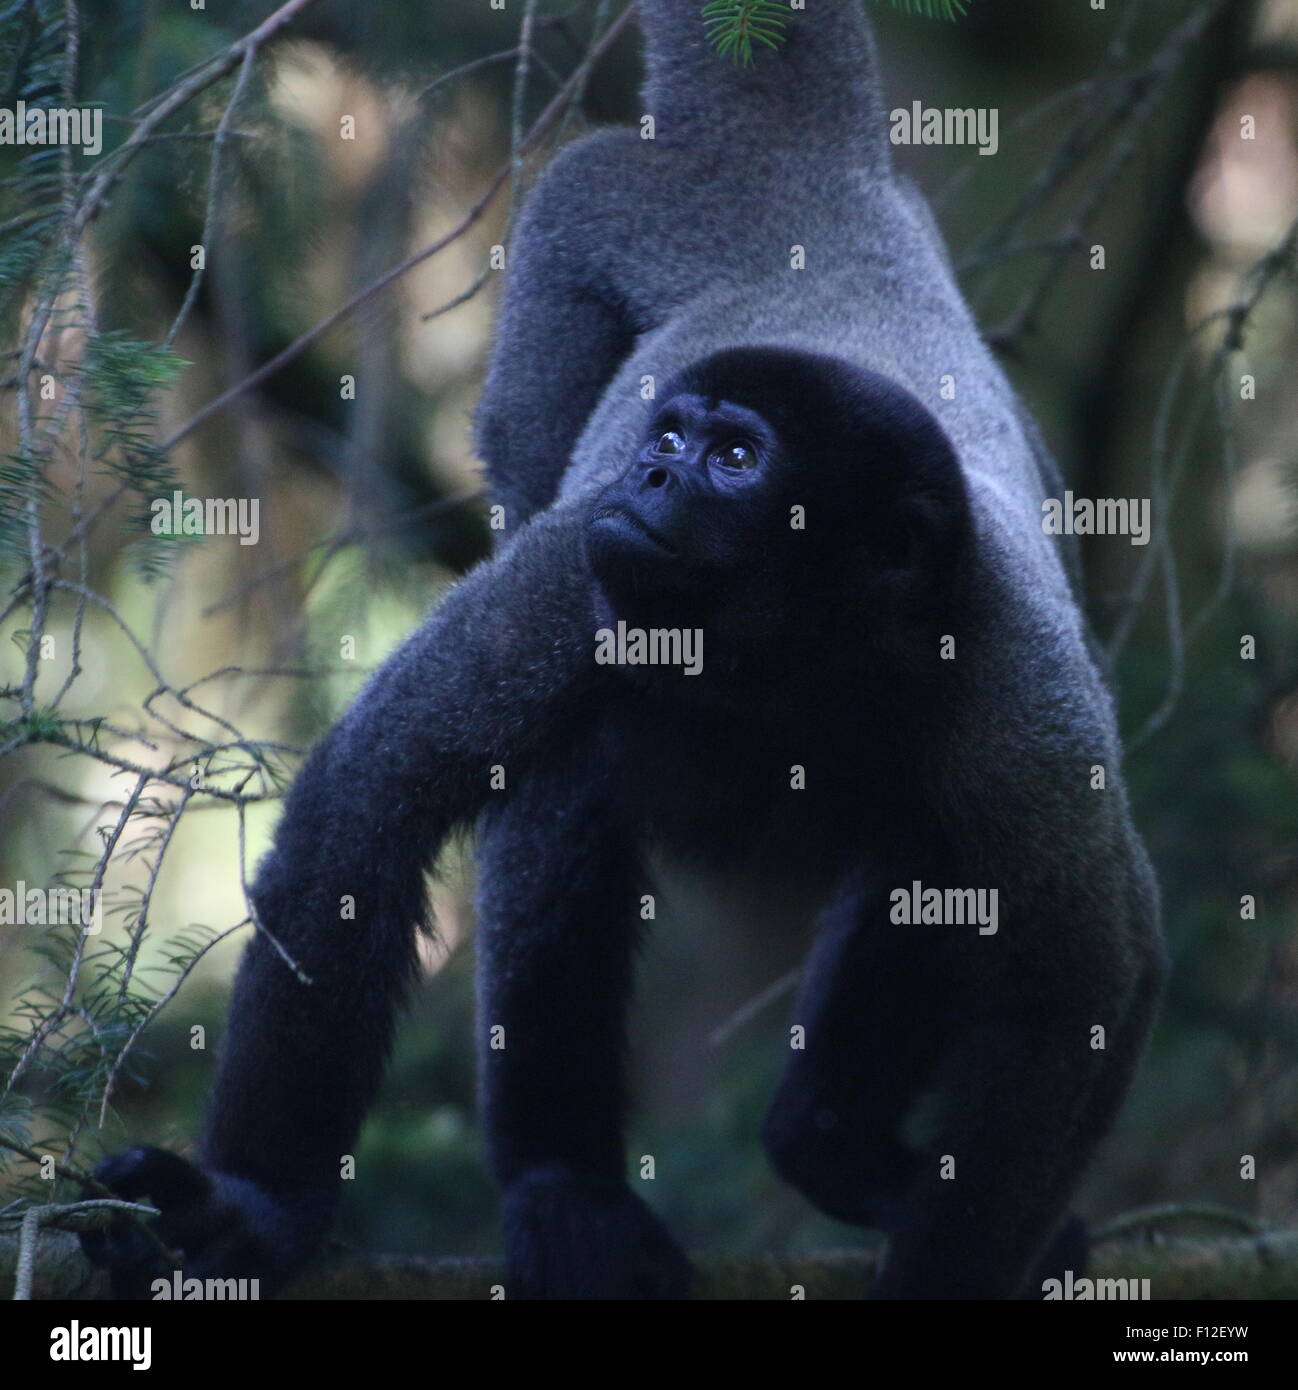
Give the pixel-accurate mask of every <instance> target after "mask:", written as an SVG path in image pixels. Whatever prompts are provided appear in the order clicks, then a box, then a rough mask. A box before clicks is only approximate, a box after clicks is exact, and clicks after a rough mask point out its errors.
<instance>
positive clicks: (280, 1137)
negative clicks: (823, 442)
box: [92, 513, 601, 1296]
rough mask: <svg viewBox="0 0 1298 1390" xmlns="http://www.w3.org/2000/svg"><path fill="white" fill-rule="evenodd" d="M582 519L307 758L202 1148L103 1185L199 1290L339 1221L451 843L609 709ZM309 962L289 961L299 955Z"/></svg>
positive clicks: (475, 598) (551, 530) (460, 611)
mask: <svg viewBox="0 0 1298 1390" xmlns="http://www.w3.org/2000/svg"><path fill="white" fill-rule="evenodd" d="M581 535H582V518H581V517H580V516H576V515H568V514H563V513H551V514H547V515H546V516H544V517H540V518H538V519H537V520H536V521H535V522H534V523H533V524H532V525H530V526H528V527H526V528H525V529H524V530H523V531H522V532H521V533H520V534H519V535H518V537H517V538H516V539H515V540H514V541H513V543H512V544H511V545H510V546H509V547H508V548H506V549H505V550H504V551H503V552H502V554H501V555H500V556H499V557H498V558H497V559H496V560H494V561H492V562H491V563H490V564H487V565H484V566H482V567H481V568H479V569H478V570H476V571H474V573H473V574H472V575H470V576H469V577H468V578H467V579H466V580H464V582H463V583H462V584H460V585H459V586H457V587H456V589H454V590H453V591H452V592H451V593H450V594H449V595H448V596H447V597H446V598H445V599H444V600H443V602H442V604H441V605H440V606H439V607H438V609H437V610H436V612H435V613H434V614H433V615H432V616H431V617H430V618H429V619H428V620H427V621H426V622H425V623H424V624H423V626H422V627H420V628H419V630H418V631H417V632H416V633H415V634H414V635H413V636H412V637H410V638H409V639H408V640H407V641H406V643H405V644H404V645H403V646H402V647H401V648H400V649H399V650H398V651H397V652H396V653H395V654H394V655H393V656H392V657H391V658H390V659H389V660H388V661H387V662H386V663H385V664H384V665H383V667H382V668H381V670H380V671H379V672H378V673H377V674H376V675H375V676H374V677H373V678H372V679H371V681H370V682H369V684H368V685H367V686H366V687H365V689H364V690H363V691H362V693H361V695H360V696H359V697H358V698H357V700H356V702H355V703H354V704H353V705H352V707H351V708H350V709H349V710H348V712H347V714H346V715H345V716H344V717H343V718H342V719H341V720H340V721H339V723H338V724H337V725H335V727H334V728H333V729H332V730H330V732H329V733H328V734H327V735H326V736H325V737H324V738H323V739H322V740H321V742H320V743H319V745H318V746H317V747H316V748H315V750H314V751H313V752H312V754H311V756H310V757H309V758H308V759H307V760H306V762H305V764H304V765H303V767H302V770H301V771H300V773H299V774H298V776H297V779H296V780H295V782H294V784H293V787H292V789H291V790H290V792H289V794H288V798H287V801H286V804H285V808H284V813H283V815H282V817H281V818H280V822H279V825H278V826H277V828H276V831H275V841H274V847H273V849H272V850H271V852H270V854H269V855H268V856H267V857H266V859H265V860H264V861H263V863H262V865H261V867H260V870H259V872H258V875H257V878H256V882H255V885H254V887H253V890H252V898H253V901H254V903H255V905H256V908H257V913H258V916H259V918H260V922H261V925H262V927H263V928H264V932H263V931H259V932H258V933H257V934H256V936H255V937H254V938H253V940H252V942H251V943H250V945H249V946H248V949H247V951H246V952H245V955H244V958H243V961H242V963H241V965H240V968H239V974H238V978H237V980H236V983H235V988H234V994H233V998H232V1000H231V1005H230V1014H229V1021H228V1023H227V1025H226V1029H225V1035H224V1038H223V1044H222V1060H221V1066H220V1071H219V1074H218V1077H217V1081H216V1086H215V1090H214V1093H213V1096H212V1100H211V1103H210V1106H209V1110H208V1116H207V1125H206V1134H205V1138H204V1141H203V1144H202V1147H201V1150H200V1153H201V1170H197V1169H195V1168H194V1167H193V1165H191V1164H190V1163H189V1162H188V1160H186V1159H183V1158H181V1157H179V1156H177V1155H167V1154H160V1152H159V1151H157V1150H133V1151H131V1152H129V1153H126V1154H119V1155H115V1156H113V1157H112V1158H110V1159H107V1160H106V1161H105V1164H104V1167H103V1170H102V1178H103V1180H104V1181H105V1182H107V1183H109V1184H110V1185H111V1186H113V1187H114V1188H115V1189H117V1190H119V1191H122V1192H124V1193H127V1192H129V1194H130V1195H131V1196H134V1197H140V1196H148V1197H151V1198H153V1199H154V1201H155V1202H156V1204H157V1205H158V1206H159V1207H160V1209H161V1210H162V1219H161V1222H160V1231H161V1233H162V1235H163V1238H164V1239H165V1240H170V1241H172V1242H173V1243H174V1244H175V1245H178V1246H183V1248H184V1250H185V1257H186V1258H185V1268H186V1272H187V1273H189V1274H192V1275H194V1276H196V1277H207V1276H213V1277H218V1276H242V1275H248V1276H254V1275H255V1276H259V1277H261V1278H262V1279H263V1281H264V1282H263V1288H264V1289H266V1290H267V1291H269V1289H270V1288H271V1287H273V1285H274V1284H276V1283H278V1282H280V1281H281V1280H282V1279H283V1278H284V1277H286V1276H287V1275H288V1274H289V1273H291V1272H292V1271H293V1270H294V1269H295V1268H296V1267H298V1266H300V1265H301V1263H302V1262H303V1261H304V1260H305V1259H306V1258H307V1257H308V1256H309V1255H310V1253H311V1250H312V1249H313V1247H314V1246H315V1245H316V1244H317V1243H318V1242H319V1239H320V1238H321V1236H322V1235H323V1234H324V1233H325V1231H326V1230H327V1227H328V1222H329V1219H330V1215H331V1213H332V1210H333V1206H334V1203H335V1201H336V1197H337V1192H338V1188H339V1179H340V1170H341V1164H342V1161H343V1159H344V1156H345V1155H347V1154H350V1153H352V1152H353V1151H354V1146H355V1140H356V1135H357V1132H358V1130H359V1128H360V1124H361V1120H362V1118H363V1116H364V1113H365V1111H366V1109H367V1107H368V1105H369V1102H370V1100H371V1098H372V1096H373V1094H374V1091H375V1089H376V1087H377V1086H378V1083H379V1078H380V1076H381V1074H382V1070H383V1065H384V1061H385V1059H386V1056H387V1052H388V1045H389V1040H390V1038H391V1034H392V1026H393V1020H394V1017H395V1014H396V1010H397V1008H398V1005H399V1003H400V1000H401V997H402V994H403V991H404V986H405V984H406V981H407V979H408V978H409V975H410V972H411V968H412V962H413V932H414V928H415V926H416V924H417V923H418V922H419V921H420V919H421V918H422V917H423V915H424V886H423V869H424V867H425V866H426V865H428V864H429V863H430V862H431V860H432V858H433V856H434V855H435V854H436V852H437V849H438V847H439V845H440V844H441V842H442V840H443V839H444V838H445V836H446V835H447V833H448V832H449V831H450V829H451V828H452V827H453V826H454V825H456V824H458V823H461V822H464V821H466V820H471V819H472V818H473V817H474V816H476V815H477V814H478V812H479V811H480V810H481V808H482V806H483V804H484V803H485V802H486V801H487V799H488V798H489V797H491V796H493V795H497V796H503V795H506V793H499V792H496V793H493V792H492V784H493V769H494V768H497V767H503V768H504V770H505V776H506V780H507V782H508V783H509V785H511V786H512V785H514V784H516V783H517V782H519V781H521V779H522V777H523V773H524V771H525V769H526V768H527V767H528V766H529V765H530V764H532V763H533V762H535V761H542V762H546V761H552V760H554V759H555V758H556V757H558V758H561V757H562V756H563V754H562V752H561V751H559V750H562V749H563V748H564V747H565V746H566V744H567V742H568V740H569V739H571V738H572V737H574V736H575V730H576V729H578V728H581V727H584V726H586V725H588V724H589V722H590V719H591V712H590V711H591V706H592V704H593V703H594V701H595V693H594V689H593V682H594V681H595V680H596V678H597V672H598V671H599V670H600V669H601V668H597V667H596V666H595V664H594V660H593V655H592V653H593V627H594V619H593V617H592V615H591V613H590V582H591V581H590V577H589V574H588V573H587V572H586V570H585V568H584V562H583V559H582V542H581ZM286 956H287V957H288V958H289V959H291V961H292V962H293V966H292V967H291V966H290V965H289V964H287V963H286V960H285V957H286ZM92 1245H93V1246H94V1247H95V1248H94V1249H93V1251H92V1256H93V1257H94V1258H97V1259H99V1260H100V1262H101V1263H103V1264H105V1265H107V1266H109V1267H110V1268H111V1269H112V1270H113V1271H114V1280H115V1287H116V1288H117V1290H118V1292H119V1294H120V1295H122V1296H131V1295H135V1294H139V1293H141V1292H147V1282H145V1276H146V1275H147V1274H148V1272H149V1271H148V1266H149V1263H150V1262H151V1260H152V1258H153V1257H152V1250H151V1247H150V1246H148V1245H147V1244H145V1243H144V1242H143V1238H142V1237H139V1236H138V1233H134V1232H133V1228H131V1229H127V1230H123V1231H121V1232H117V1233H114V1235H113V1236H112V1238H110V1239H107V1240H101V1241H98V1242H92Z"/></svg>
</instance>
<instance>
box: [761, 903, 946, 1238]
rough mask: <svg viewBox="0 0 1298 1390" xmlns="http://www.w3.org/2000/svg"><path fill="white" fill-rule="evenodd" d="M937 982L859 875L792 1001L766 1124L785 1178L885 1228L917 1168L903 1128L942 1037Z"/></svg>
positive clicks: (846, 1215)
mask: <svg viewBox="0 0 1298 1390" xmlns="http://www.w3.org/2000/svg"><path fill="white" fill-rule="evenodd" d="M945 1015H946V1010H945V1008H944V1007H943V1002H942V995H941V981H940V979H938V978H935V977H934V975H933V972H932V971H931V970H930V969H929V968H928V966H927V962H926V960H925V958H924V957H923V956H922V955H921V954H919V953H917V952H915V951H914V949H913V948H912V947H910V946H909V945H908V943H907V942H906V940H905V939H904V938H903V937H902V936H901V935H900V934H899V931H898V928H896V927H894V926H892V925H891V924H890V923H889V921H888V904H887V895H886V892H885V891H884V890H883V889H881V888H880V887H879V886H877V884H872V885H871V886H869V887H860V886H856V887H853V888H852V889H850V890H849V891H848V892H846V893H845V894H844V895H843V896H842V897H841V898H840V899H839V900H838V901H837V902H836V903H835V904H834V905H833V906H832V907H831V908H830V909H829V910H828V911H827V912H826V914H825V917H824V921H823V923H822V925H821V928H820V932H819V934H818V936H817V938H816V942H815V945H814V947H813V950H812V954H811V959H810V961H809V963H808V970H807V978H806V984H805V986H804V988H803V992H802V995H801V998H800V999H799V1002H798V1005H797V1007H796V1009H795V1010H794V1015H793V1022H794V1024H795V1025H796V1024H800V1025H802V1027H803V1029H805V1038H802V1039H799V1040H800V1041H802V1042H803V1043H804V1046H803V1047H802V1048H801V1049H800V1050H799V1049H798V1048H796V1047H795V1048H794V1049H793V1050H792V1051H791V1054H790V1058H789V1062H788V1064H787V1066H786V1068H785V1072H784V1076H783V1078H782V1079H781V1082H780V1085H779V1088H778V1090H777V1092H776V1095H775V1098H774V1100H773V1102H772V1104H771V1108H770V1110H769V1112H768V1114H767V1117H766V1121H765V1124H764V1126H763V1132H762V1138H763V1143H764V1144H765V1147H766V1149H767V1152H768V1154H769V1155H770V1158H771V1161H772V1164H773V1165H774V1167H775V1169H776V1171H777V1172H778V1173H779V1174H780V1176H781V1177H783V1178H784V1179H785V1181H787V1182H788V1183H790V1184H791V1185H792V1186H793V1187H795V1188H797V1189H798V1191H800V1192H801V1193H802V1194H803V1195H804V1196H805V1197H807V1199H808V1200H809V1201H811V1202H813V1203H814V1204H815V1205H816V1206H817V1207H819V1208H820V1209H821V1210H822V1211H824V1212H826V1213H827V1214H828V1215H830V1216H833V1217H835V1218H837V1219H838V1220H840V1221H848V1222H851V1223H853V1224H856V1225H862V1226H873V1227H876V1228H878V1229H881V1230H889V1229H891V1228H892V1226H893V1225H894V1224H895V1223H896V1221H897V1220H898V1219H899V1214H900V1210H901V1203H902V1200H903V1198H904V1197H905V1194H906V1192H907V1191H908V1189H909V1186H910V1184H911V1181H912V1180H913V1176H914V1172H915V1164H916V1162H917V1155H916V1154H915V1152H914V1151H913V1149H911V1147H910V1146H909V1145H908V1144H907V1142H906V1141H905V1140H904V1139H903V1137H902V1134H901V1130H902V1127H903V1125H904V1122H905V1120H906V1118H907V1116H908V1114H909V1113H910V1111H911V1110H912V1108H913V1106H914V1102H915V1100H916V1097H917V1096H918V1095H919V1094H920V1093H921V1092H922V1091H923V1089H924V1087H925V1085H926V1084H927V1083H928V1082H929V1081H930V1080H931V1078H932V1075H933V1073H934V1071H935V1069H936V1066H937V1064H938V1059H939V1056H940V1053H941V1050H942V1048H943V1047H944V1045H945V1043H946V1029H945V1024H944V1018H945Z"/></svg>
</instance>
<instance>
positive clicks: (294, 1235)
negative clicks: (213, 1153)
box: [81, 1148, 329, 1299]
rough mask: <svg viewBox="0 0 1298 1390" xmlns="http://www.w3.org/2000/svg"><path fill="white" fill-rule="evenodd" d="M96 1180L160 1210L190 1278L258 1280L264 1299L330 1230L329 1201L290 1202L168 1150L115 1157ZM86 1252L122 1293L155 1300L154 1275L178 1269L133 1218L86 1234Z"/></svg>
mask: <svg viewBox="0 0 1298 1390" xmlns="http://www.w3.org/2000/svg"><path fill="white" fill-rule="evenodd" d="M95 1177H96V1178H98V1179H99V1181H100V1182H102V1183H103V1184H104V1185H105V1186H106V1187H109V1188H111V1189H112V1190H113V1191H114V1192H115V1193H117V1195H118V1196H119V1197H123V1198H125V1199H126V1200H127V1201H148V1202H150V1203H151V1204H152V1205H153V1206H155V1207H157V1208H158V1210H159V1212H160V1213H161V1215H160V1216H159V1217H158V1219H157V1221H156V1222H155V1224H154V1227H153V1229H154V1231H155V1232H156V1233H157V1235H158V1238H159V1240H160V1241H161V1242H162V1244H163V1245H165V1246H167V1247H168V1248H169V1249H171V1250H173V1251H175V1252H176V1256H177V1266H178V1268H179V1269H180V1270H181V1272H182V1274H183V1276H184V1277H185V1278H197V1279H258V1280H260V1289H259V1292H260V1293H261V1294H262V1295H263V1296H265V1295H266V1294H270V1293H274V1292H275V1290H276V1289H278V1288H279V1287H281V1286H282V1285H283V1284H284V1283H285V1282H286V1281H287V1280H288V1279H289V1278H290V1277H291V1276H292V1275H293V1274H295V1273H297V1271H298V1270H299V1269H301V1268H302V1266H303V1265H304V1264H305V1263H306V1262H307V1260H309V1259H310V1258H311V1255H312V1254H313V1253H314V1251H315V1250H316V1248H317V1247H318V1246H319V1244H320V1242H321V1240H322V1239H323V1237H324V1235H325V1233H326V1231H327V1230H328V1225H329V1209H328V1208H329V1204H328V1203H327V1202H303V1203H302V1204H301V1205H292V1206H290V1205H288V1204H286V1203H284V1202H283V1201H281V1200H279V1199H277V1198H273V1197H271V1196H270V1195H269V1194H268V1193H266V1192H265V1191H264V1190H263V1189H262V1188H260V1187H258V1186H257V1185H256V1184H255V1183H252V1182H250V1181H248V1179H246V1178H238V1177H233V1176H231V1175H230V1174H228V1173H215V1172H211V1171H209V1170H207V1169H204V1168H200V1167H198V1166H197V1165H195V1164H193V1163H191V1162H190V1161H189V1160H188V1159H185V1158H181V1157H180V1155H179V1154H173V1153H168V1152H167V1150H165V1149H153V1148H137V1149H128V1150H127V1151H126V1152H125V1153H120V1154H113V1155H112V1156H111V1157H109V1158H106V1159H104V1160H103V1161H102V1162H101V1163H100V1164H99V1165H98V1166H97V1167H96V1169H95ZM81 1248H82V1250H83V1251H84V1252H85V1254H86V1257H87V1258H88V1259H89V1260H90V1261H91V1263H92V1264H96V1265H99V1266H100V1267H102V1268H105V1269H107V1270H108V1271H109V1274H110V1278H111V1282H112V1294H113V1297H114V1298H129V1299H144V1298H148V1297H150V1295H151V1285H152V1283H153V1281H154V1280H155V1279H159V1278H166V1279H168V1280H170V1278H171V1275H172V1273H173V1272H174V1271H173V1270H172V1269H168V1268H167V1267H166V1262H165V1260H164V1259H163V1257H162V1255H161V1252H160V1251H159V1249H158V1247H157V1244H155V1243H154V1242H153V1241H150V1240H149V1239H148V1237H147V1236H146V1235H145V1234H144V1232H143V1231H141V1230H140V1228H139V1226H138V1225H137V1224H136V1223H135V1222H133V1221H130V1220H127V1219H126V1218H122V1219H121V1220H119V1221H116V1222H114V1223H113V1225H111V1226H109V1227H107V1228H106V1229H105V1230H101V1231H88V1232H86V1233H84V1234H83V1235H82V1236H81Z"/></svg>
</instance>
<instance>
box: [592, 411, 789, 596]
mask: <svg viewBox="0 0 1298 1390" xmlns="http://www.w3.org/2000/svg"><path fill="white" fill-rule="evenodd" d="M784 463H785V460H784V458H783V456H782V452H781V447H780V441H779V438H778V436H777V435H776V432H775V430H774V428H773V427H772V426H771V425H770V423H769V422H768V421H767V420H765V419H764V418H763V417H762V416H761V415H760V414H758V412H757V411H755V410H751V409H748V408H747V407H744V406H739V405H734V404H732V403H730V402H726V401H717V400H711V399H708V398H705V397H703V396H700V395H692V394H681V395H677V396H674V397H672V398H671V399H670V400H669V401H667V403H666V404H665V405H664V406H663V407H662V408H661V409H659V410H658V411H657V412H656V414H655V415H654V418H653V420H652V421H651V422H650V426H649V429H648V431H647V433H646V437H645V440H644V443H643V445H642V447H641V449H640V451H639V453H638V454H637V455H636V458H635V461H634V462H633V463H632V465H631V467H630V468H629V469H627V471H626V473H624V474H623V476H622V477H621V478H619V479H618V481H617V482H615V483H613V484H612V485H611V486H610V487H608V488H606V489H605V490H604V491H603V492H602V493H601V494H600V496H599V497H598V498H597V499H596V502H595V505H594V508H593V509H592V511H591V515H590V522H589V527H588V531H587V551H588V554H589V556H590V561H591V567H592V569H593V571H594V574H595V578H596V580H597V581H598V583H599V585H600V588H601V589H602V590H603V591H604V593H605V595H606V596H607V597H608V599H609V600H610V602H611V603H612V604H613V606H614V608H615V609H617V610H618V612H619V613H621V614H623V615H627V616H629V611H628V610H639V611H643V610H644V609H645V608H646V606H648V607H657V606H658V605H659V604H660V603H666V604H669V605H671V606H673V607H677V608H681V609H686V608H687V609H689V610H690V611H692V612H694V613H696V614H697V613H699V612H701V611H706V610H707V609H708V608H711V607H715V605H716V604H717V603H718V602H720V601H722V600H723V599H724V598H726V597H727V596H730V595H734V594H736V593H739V592H741V591H742V588H743V585H744V581H745V578H746V577H751V575H752V574H753V572H754V570H755V569H757V568H761V559H760V558H759V559H757V561H756V563H755V553H756V555H757V556H758V557H760V556H762V555H763V554H765V556H766V558H767V559H769V551H768V550H765V549H764V547H766V546H769V544H770V543H771V541H772V539H773V538H774V536H775V535H776V527H777V523H778V517H779V512H780V502H779V494H780V478H781V476H782V472H783V465H784ZM784 529H785V530H786V531H787V529H788V523H787V520H786V521H785V522H784ZM755 547H756V552H755Z"/></svg>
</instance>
